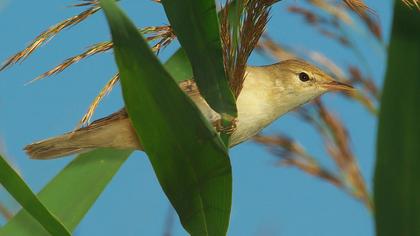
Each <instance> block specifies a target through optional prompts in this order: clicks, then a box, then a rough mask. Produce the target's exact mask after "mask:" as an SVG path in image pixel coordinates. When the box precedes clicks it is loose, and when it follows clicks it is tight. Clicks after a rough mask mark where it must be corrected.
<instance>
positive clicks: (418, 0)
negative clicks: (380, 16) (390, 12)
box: [402, 0, 420, 10]
mask: <svg viewBox="0 0 420 236" xmlns="http://www.w3.org/2000/svg"><path fill="white" fill-rule="evenodd" d="M402 1H403V3H404V4H405V5H407V6H408V7H416V8H417V10H420V0H402Z"/></svg>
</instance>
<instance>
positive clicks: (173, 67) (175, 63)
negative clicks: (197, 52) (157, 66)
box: [164, 48, 193, 83]
mask: <svg viewBox="0 0 420 236" xmlns="http://www.w3.org/2000/svg"><path fill="white" fill-rule="evenodd" d="M164 67H165V69H166V70H167V71H168V72H169V74H170V75H171V76H172V78H174V80H175V81H176V82H177V83H179V82H182V81H184V80H188V79H192V78H193V73H192V70H191V63H190V61H189V60H188V57H187V55H185V51H184V49H182V48H179V49H178V50H177V51H176V52H175V53H174V54H173V55H172V56H171V57H170V58H169V59H168V60H167V61H166V62H165V64H164Z"/></svg>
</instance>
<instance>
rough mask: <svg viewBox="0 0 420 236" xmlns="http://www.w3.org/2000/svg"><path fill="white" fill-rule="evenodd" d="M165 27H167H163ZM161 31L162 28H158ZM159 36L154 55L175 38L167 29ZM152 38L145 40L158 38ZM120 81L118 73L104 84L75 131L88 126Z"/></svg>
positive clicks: (151, 28)
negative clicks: (98, 108)
mask: <svg viewBox="0 0 420 236" xmlns="http://www.w3.org/2000/svg"><path fill="white" fill-rule="evenodd" d="M165 27H167V26H165ZM157 28H158V27H148V28H145V29H143V30H145V31H147V30H152V31H153V30H156V29H157ZM160 29H162V28H160ZM160 35H161V37H162V38H161V39H160V40H159V41H158V42H157V43H156V44H155V45H154V46H153V47H152V51H153V52H155V53H158V52H159V51H160V50H161V49H162V48H163V47H166V46H167V45H168V44H169V43H171V42H172V40H173V39H174V38H175V35H174V34H173V32H172V30H171V29H170V27H169V28H165V32H164V33H162V34H160ZM155 36H156V35H154V36H150V37H147V38H146V40H149V41H150V40H155V39H159V37H155ZM109 43H110V44H111V45H110V47H111V48H112V46H113V45H112V43H111V42H109ZM119 80H120V75H119V73H117V74H115V75H114V76H113V77H112V78H111V79H110V80H109V81H108V82H107V83H106V84H105V86H104V87H103V88H102V90H101V91H100V92H99V94H98V95H97V96H96V97H95V99H94V100H93V102H92V103H91V104H90V106H89V108H88V110H87V112H86V113H85V114H84V115H83V117H82V119H81V120H80V121H79V123H78V124H77V126H76V129H78V128H80V127H82V126H83V125H87V124H89V122H90V120H91V118H92V116H93V114H94V113H95V111H96V108H97V107H98V105H99V103H100V102H101V101H102V100H103V98H104V97H105V96H106V95H107V94H109V93H110V92H111V90H112V89H113V88H114V86H115V85H116V84H117V83H118V81H119Z"/></svg>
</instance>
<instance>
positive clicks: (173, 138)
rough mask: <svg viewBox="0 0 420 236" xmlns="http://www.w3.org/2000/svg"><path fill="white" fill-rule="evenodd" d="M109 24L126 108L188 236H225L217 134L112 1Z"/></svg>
mask: <svg viewBox="0 0 420 236" xmlns="http://www.w3.org/2000/svg"><path fill="white" fill-rule="evenodd" d="M100 3H101V6H102V8H103V10H104V12H105V15H106V16H107V19H108V23H109V25H110V29H111V34H112V39H113V42H114V51H115V58H116V61H117V65H118V68H119V72H120V75H121V86H122V90H123V97H124V101H125V103H126V108H127V111H128V114H129V116H130V119H131V120H132V123H133V126H134V128H135V130H136V131H137V134H138V136H139V138H140V140H142V144H143V147H144V150H145V152H146V153H147V155H148V157H149V159H150V161H151V163H152V166H153V168H154V170H155V173H156V175H157V177H158V180H159V182H160V184H161V186H162V188H163V190H164V191H165V193H166V195H167V196H168V198H169V200H170V201H171V203H172V205H173V206H174V208H175V210H176V211H177V213H178V215H179V217H180V220H181V223H182V225H183V226H184V228H185V229H186V230H187V231H188V232H189V233H190V234H192V235H225V234H226V231H227V228H228V224H229V215H230V208H231V195H232V176H231V166H230V161H229V157H228V154H227V150H226V148H225V146H224V145H223V143H222V142H221V140H220V138H219V136H218V135H217V134H216V133H215V132H214V131H213V129H212V127H211V126H210V124H208V122H207V121H206V120H205V118H204V117H203V116H202V114H201V112H200V111H199V110H198V108H197V107H196V106H195V105H194V104H193V102H192V101H191V99H190V98H188V97H187V96H186V95H185V94H184V92H182V91H181V90H180V88H179V87H178V85H177V84H176V82H175V81H174V79H173V78H171V76H170V74H169V73H168V72H167V71H166V70H165V69H164V67H163V66H162V65H161V64H160V62H159V60H158V59H157V58H156V56H155V55H154V54H153V53H152V51H151V50H150V48H149V46H148V45H147V43H146V41H145V40H144V38H143V37H142V36H141V35H140V34H139V33H138V31H137V30H136V27H135V26H134V25H133V24H132V23H131V22H130V20H129V19H128V18H127V17H126V16H125V14H124V13H123V12H122V11H121V10H119V8H118V7H117V6H116V5H115V3H114V1H113V0H101V1H100Z"/></svg>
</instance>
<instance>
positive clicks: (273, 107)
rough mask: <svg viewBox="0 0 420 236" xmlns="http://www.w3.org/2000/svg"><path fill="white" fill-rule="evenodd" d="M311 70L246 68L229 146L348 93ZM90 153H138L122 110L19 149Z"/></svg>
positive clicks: (285, 65) (197, 99) (191, 88)
mask: <svg viewBox="0 0 420 236" xmlns="http://www.w3.org/2000/svg"><path fill="white" fill-rule="evenodd" d="M180 88H181V89H182V90H183V91H184V92H185V93H186V94H187V95H188V96H189V97H190V98H191V99H192V100H193V101H194V103H195V104H196V105H197V107H198V108H199V109H200V111H201V112H202V113H203V115H204V116H205V117H206V118H207V120H208V121H209V122H211V123H213V124H214V125H215V126H216V124H217V123H218V121H219V120H220V116H219V114H218V113H216V112H215V111H214V110H212V109H211V108H210V107H209V105H208V104H207V103H206V101H205V100H204V98H203V97H202V96H201V95H200V93H199V91H198V89H197V86H196V85H195V82H194V80H187V81H184V82H181V83H180ZM352 89H353V88H352V87H351V86H350V85H347V84H344V83H341V82H338V81H335V80H334V79H333V78H331V77H330V76H329V75H328V74H326V73H325V72H323V71H322V70H320V69H318V68H317V67H315V66H313V65H311V64H309V63H306V62H304V61H301V60H286V61H282V62H280V63H276V64H273V65H267V66H256V67H254V66H248V67H247V68H246V77H245V80H244V83H243V88H242V91H241V93H240V94H239V96H238V98H237V102H236V104H237V109H238V119H237V127H236V129H235V130H234V132H233V133H232V136H231V139H230V143H229V146H230V147H232V146H235V145H237V144H239V143H241V142H244V141H246V140H248V139H250V138H252V137H253V136H254V135H256V134H257V133H258V132H259V131H261V129H263V128H264V127H266V126H268V125H269V124H271V123H272V122H273V121H275V120H276V119H277V118H279V117H280V116H282V115H284V114H285V113H287V112H289V111H291V110H293V109H295V108H297V107H299V106H301V105H303V104H305V103H307V102H309V101H310V100H312V99H314V98H316V97H318V96H320V95H322V94H324V93H326V92H329V91H350V90H352ZM95 148H117V149H138V150H142V144H141V142H140V141H139V140H138V138H137V135H136V133H135V130H134V128H133V126H132V124H131V121H130V119H129V117H128V114H127V112H126V111H125V109H122V110H120V111H118V112H116V113H114V114H111V115H109V116H107V117H104V118H102V119H99V120H96V121H94V122H93V123H92V124H90V125H89V126H87V127H84V128H81V129H78V130H76V131H74V132H70V133H67V134H64V135H61V136H58V137H53V138H50V139H46V140H42V141H40V142H36V143H33V144H30V145H28V146H26V147H25V150H26V152H27V153H28V154H29V155H30V156H31V157H32V158H33V159H53V158H58V157H62V156H67V155H70V154H75V153H82V152H86V151H90V150H92V149H95Z"/></svg>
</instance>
